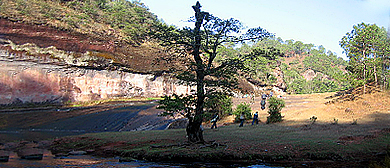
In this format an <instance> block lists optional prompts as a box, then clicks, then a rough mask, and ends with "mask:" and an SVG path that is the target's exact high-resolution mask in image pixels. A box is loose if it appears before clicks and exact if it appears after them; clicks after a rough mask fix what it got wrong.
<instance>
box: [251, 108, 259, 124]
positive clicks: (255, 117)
mask: <svg viewBox="0 0 390 168" xmlns="http://www.w3.org/2000/svg"><path fill="white" fill-rule="evenodd" d="M255 122H256V124H259V112H257V111H256V113H255V114H253V121H252V125H253V124H254V123H255Z"/></svg>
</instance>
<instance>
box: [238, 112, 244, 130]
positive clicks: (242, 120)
mask: <svg viewBox="0 0 390 168" xmlns="http://www.w3.org/2000/svg"><path fill="white" fill-rule="evenodd" d="M244 121H245V113H244V112H242V113H241V115H240V122H241V123H240V126H238V127H243V126H244Z"/></svg>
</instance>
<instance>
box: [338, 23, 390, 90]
mask: <svg viewBox="0 0 390 168" xmlns="http://www.w3.org/2000/svg"><path fill="white" fill-rule="evenodd" d="M386 36H387V35H386V30H385V28H384V27H382V28H380V27H378V26H377V25H376V24H365V23H360V24H358V25H354V26H353V30H352V31H351V32H348V33H347V34H346V35H345V36H344V37H343V38H342V39H341V41H340V45H341V47H342V48H343V49H344V51H345V53H346V54H347V57H348V58H349V65H348V67H347V70H349V71H350V72H351V73H352V75H354V76H355V79H356V81H357V85H364V84H366V83H367V82H375V83H378V82H379V80H384V79H383V75H384V74H383V73H386V72H385V70H386V69H387V67H388V59H389V58H388V53H389V50H388V48H389V47H388V46H389V43H388V40H387V39H386ZM381 69H383V71H380V70H381ZM379 72H382V75H378V74H380V73H379ZM381 76H382V77H381ZM380 78H381V79H380Z"/></svg>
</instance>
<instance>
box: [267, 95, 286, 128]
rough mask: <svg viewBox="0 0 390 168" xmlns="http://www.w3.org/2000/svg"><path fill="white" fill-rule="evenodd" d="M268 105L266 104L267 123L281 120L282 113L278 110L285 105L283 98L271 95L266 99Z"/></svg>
mask: <svg viewBox="0 0 390 168" xmlns="http://www.w3.org/2000/svg"><path fill="white" fill-rule="evenodd" d="M268 103H269V106H268V114H269V116H268V117H267V122H266V123H267V124H269V123H275V122H281V121H282V115H281V114H280V111H282V109H283V107H284V106H285V103H284V100H283V99H280V98H276V97H271V98H270V99H269V100H268Z"/></svg>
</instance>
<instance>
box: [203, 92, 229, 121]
mask: <svg viewBox="0 0 390 168" xmlns="http://www.w3.org/2000/svg"><path fill="white" fill-rule="evenodd" d="M232 104H233V102H232V98H231V97H230V96H228V95H226V94H223V93H216V94H213V95H212V96H209V98H208V99H206V101H205V109H206V111H205V112H204V116H203V119H204V121H208V120H211V119H212V117H213V116H214V114H215V113H218V115H219V117H220V118H223V117H224V116H226V115H230V114H232V111H233V110H232Z"/></svg>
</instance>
